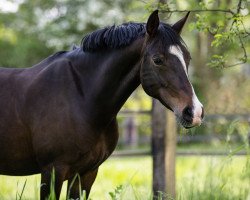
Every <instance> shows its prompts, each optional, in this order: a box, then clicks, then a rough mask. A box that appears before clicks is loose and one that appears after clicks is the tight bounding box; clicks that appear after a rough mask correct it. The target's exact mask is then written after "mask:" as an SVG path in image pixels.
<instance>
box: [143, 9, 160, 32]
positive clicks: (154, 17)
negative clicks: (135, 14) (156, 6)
mask: <svg viewBox="0 0 250 200" xmlns="http://www.w3.org/2000/svg"><path fill="white" fill-rule="evenodd" d="M159 23H160V22H159V16H158V10H155V11H154V12H152V13H151V15H150V16H149V18H148V21H147V25H146V30H147V33H148V35H149V36H150V37H152V36H154V35H155V34H156V33H157V30H158V27H159Z"/></svg>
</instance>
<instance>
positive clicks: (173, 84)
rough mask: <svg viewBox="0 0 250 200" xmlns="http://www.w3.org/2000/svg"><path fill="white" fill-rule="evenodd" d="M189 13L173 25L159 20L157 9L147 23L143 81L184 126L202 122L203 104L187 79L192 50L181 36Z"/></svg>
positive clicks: (149, 91) (150, 92) (149, 93)
mask: <svg viewBox="0 0 250 200" xmlns="http://www.w3.org/2000/svg"><path fill="white" fill-rule="evenodd" d="M187 17H188V14H187V15H186V16H185V17H184V18H183V19H181V20H179V21H178V22H177V23H175V24H174V25H172V26H170V25H167V24H164V23H160V22H159V17H158V11H154V12H153V13H152V14H151V15H150V17H149V19H148V22H147V24H146V31H147V34H146V37H145V43H144V48H143V52H142V54H143V55H142V64H141V73H140V76H141V83H142V87H143V89H144V90H145V92H146V93H147V94H148V95H150V96H152V97H154V98H156V99H158V100H159V101H160V102H161V103H162V104H163V105H164V106H166V107H167V108H169V109H170V110H172V111H173V112H174V113H175V115H176V117H177V119H178V121H179V122H180V123H181V124H182V125H183V126H184V127H185V128H191V127H193V126H197V125H200V124H201V122H202V118H203V115H204V111H203V106H202V104H201V103H200V101H199V100H198V98H197V97H196V94H195V92H194V89H193V87H192V85H191V83H190V82H189V80H188V74H187V71H188V68H187V67H188V65H189V61H190V59H191V57H190V54H189V52H188V50H187V48H186V46H185V44H184V42H183V40H182V39H181V37H180V32H181V29H182V27H183V26H184V24H185V22H186V19H187Z"/></svg>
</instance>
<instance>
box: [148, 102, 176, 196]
mask: <svg viewBox="0 0 250 200" xmlns="http://www.w3.org/2000/svg"><path fill="white" fill-rule="evenodd" d="M176 137H177V127H176V121H175V116H174V114H173V113H172V112H171V111H169V110H166V108H165V107H164V106H163V105H162V104H161V103H160V102H159V101H157V100H155V99H154V100H153V106H152V156H153V194H154V196H157V195H158V192H159V191H160V192H164V193H167V195H168V196H171V198H175V155H176Z"/></svg>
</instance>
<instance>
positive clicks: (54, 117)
mask: <svg viewBox="0 0 250 200" xmlns="http://www.w3.org/2000/svg"><path fill="white" fill-rule="evenodd" d="M188 14H189V13H188ZM188 14H186V16H185V17H183V18H182V19H180V20H179V21H177V22H176V23H174V24H173V25H170V24H166V23H163V22H160V21H159V16H158V11H157V10H156V11H154V12H152V13H151V14H150V16H149V18H148V20H147V23H135V22H129V23H124V24H122V25H118V26H110V27H105V28H102V29H99V30H96V31H94V32H92V33H90V34H88V35H86V36H85V37H84V38H83V39H82V42H81V45H80V46H79V47H78V48H76V47H75V48H74V49H73V50H70V51H61V52H58V53H56V54H54V55H51V56H50V57H48V58H46V59H44V60H43V61H41V62H40V63H38V64H36V65H34V66H33V67H30V68H11V69H10V68H1V69H0V88H1V89H0V106H1V109H0V146H1V151H0V174H2V175H10V176H26V175H32V174H38V173H40V174H41V187H40V199H41V200H44V199H46V198H47V197H48V196H49V194H50V192H51V191H50V190H51V188H50V181H51V178H52V174H53V173H52V171H53V172H54V177H55V180H54V181H55V182H54V191H55V195H56V199H59V197H60V193H61V187H62V184H63V182H64V181H66V180H67V181H68V190H67V192H68V197H69V198H70V199H77V198H79V194H80V191H79V184H80V185H81V187H82V189H83V190H85V191H86V194H87V196H88V195H89V193H90V189H91V186H92V184H93V183H94V181H95V178H96V175H97V172H98V167H99V166H100V165H101V164H102V163H103V162H104V161H105V160H106V159H107V158H108V157H109V156H110V155H111V153H112V152H113V151H114V149H115V147H116V144H117V140H118V125H117V121H116V116H117V113H118V112H119V110H120V109H121V107H122V106H123V104H124V103H125V101H126V100H127V99H128V97H129V96H130V95H131V93H132V92H133V91H134V90H135V89H136V88H137V87H138V86H139V85H140V84H141V85H142V88H143V90H144V91H145V92H146V93H147V94H148V95H149V96H151V97H153V98H156V99H158V100H159V101H160V102H161V103H162V104H163V105H164V106H165V107H166V108H168V109H170V110H172V111H173V112H174V114H175V115H176V118H177V119H178V121H179V122H180V124H181V125H183V127H185V128H191V127H194V126H198V125H200V124H201V123H202V119H203V116H204V111H203V106H202V104H201V103H200V101H199V100H198V98H197V96H196V94H195V92H194V89H193V87H192V85H191V83H190V81H189V78H188V65H189V62H190V59H191V56H190V53H189V51H188V50H187V46H186V45H185V43H184V41H183V40H182V38H181V36H180V33H181V30H182V28H183V26H184V24H185V22H186V20H187V18H188ZM76 174H78V176H79V179H75V175H76Z"/></svg>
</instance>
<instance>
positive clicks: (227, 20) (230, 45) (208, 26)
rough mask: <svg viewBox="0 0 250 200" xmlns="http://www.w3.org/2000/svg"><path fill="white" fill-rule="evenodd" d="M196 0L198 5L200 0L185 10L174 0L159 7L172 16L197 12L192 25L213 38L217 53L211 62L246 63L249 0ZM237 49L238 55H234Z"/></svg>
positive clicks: (221, 64) (223, 64)
mask: <svg viewBox="0 0 250 200" xmlns="http://www.w3.org/2000/svg"><path fill="white" fill-rule="evenodd" d="M195 3H196V5H197V1H194V2H193V3H190V4H189V7H187V8H186V9H184V10H183V8H179V7H178V5H177V3H176V4H173V2H172V1H167V3H165V4H160V5H158V7H159V8H160V10H161V11H162V12H164V13H168V14H169V15H170V16H171V15H172V13H175V12H187V11H191V12H193V13H196V14H195V18H196V19H195V21H194V22H193V23H192V25H191V27H192V30H198V31H200V32H203V33H206V34H208V35H210V38H212V41H210V44H211V47H212V49H211V50H212V52H213V53H212V55H211V58H210V59H211V61H210V62H209V63H208V65H209V66H211V67H222V68H225V67H232V66H236V65H240V64H244V63H246V62H247V61H248V60H249V56H248V53H247V52H248V51H247V49H249V48H250V45H249V44H250V43H249V40H250V32H249V31H248V30H249V27H248V26H247V24H249V23H248V22H249V20H250V19H249V17H248V15H247V14H248V12H249V8H248V6H247V5H248V4H249V2H247V0H238V1H227V2H226V1H213V0H210V1H199V4H198V6H194V4H195ZM239 49H240V51H239ZM239 52H240V53H239ZM235 53H236V54H237V57H236V58H233V59H232V55H235ZM232 62H233V64H231V63H232Z"/></svg>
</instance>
